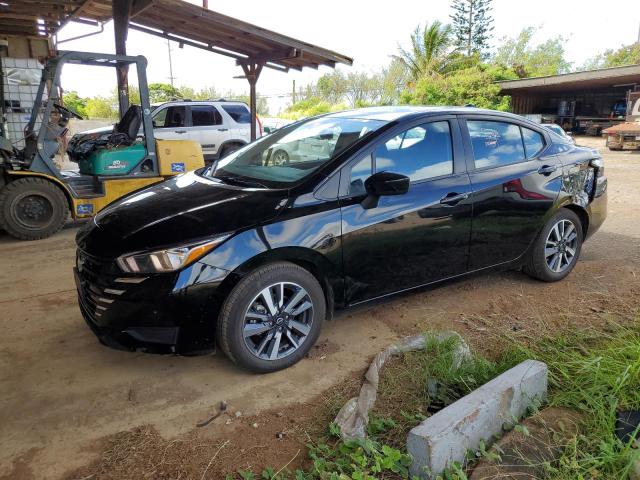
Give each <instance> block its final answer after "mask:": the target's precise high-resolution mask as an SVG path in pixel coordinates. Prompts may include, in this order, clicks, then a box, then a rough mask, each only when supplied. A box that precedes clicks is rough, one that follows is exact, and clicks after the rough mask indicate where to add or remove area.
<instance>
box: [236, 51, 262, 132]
mask: <svg viewBox="0 0 640 480" xmlns="http://www.w3.org/2000/svg"><path fill="white" fill-rule="evenodd" d="M241 66H242V70H244V75H245V77H246V78H247V81H248V82H249V110H250V111H251V141H252V142H253V141H254V140H255V139H256V123H257V116H258V113H257V104H256V100H257V95H256V83H257V82H258V78H259V77H260V72H262V67H263V64H262V63H254V62H251V63H243V64H241Z"/></svg>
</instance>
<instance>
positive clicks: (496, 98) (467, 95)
mask: <svg viewBox="0 0 640 480" xmlns="http://www.w3.org/2000/svg"><path fill="white" fill-rule="evenodd" d="M400 101H401V102H402V103H406V104H410V105H466V104H472V105H475V106H476V107H479V108H492V109H496V110H508V108H509V97H503V96H500V86H498V85H497V84H496V83H495V80H494V78H493V77H492V76H491V74H490V73H489V72H487V71H485V70H483V69H482V68H480V67H478V66H476V67H471V68H466V69H463V70H456V71H455V72H452V73H451V74H449V75H447V76H434V77H423V78H421V79H420V80H418V81H417V83H416V85H415V88H413V89H411V90H405V91H404V92H403V94H402V95H401V97H400Z"/></svg>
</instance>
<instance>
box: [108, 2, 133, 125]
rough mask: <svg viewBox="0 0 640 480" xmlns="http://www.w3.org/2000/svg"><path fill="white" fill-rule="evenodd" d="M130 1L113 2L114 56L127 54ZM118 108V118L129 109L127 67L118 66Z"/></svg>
mask: <svg viewBox="0 0 640 480" xmlns="http://www.w3.org/2000/svg"><path fill="white" fill-rule="evenodd" d="M131 4H132V0H113V4H112V9H113V34H114V37H115V44H116V55H126V54H127V34H128V32H129V18H130V15H131ZM116 74H117V76H118V107H119V109H120V118H122V117H123V116H124V114H125V112H126V111H127V109H128V108H129V80H128V77H129V66H128V65H118V66H117V67H116Z"/></svg>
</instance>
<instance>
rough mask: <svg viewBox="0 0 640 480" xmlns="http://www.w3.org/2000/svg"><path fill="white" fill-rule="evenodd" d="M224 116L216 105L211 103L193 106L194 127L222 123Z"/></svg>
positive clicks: (192, 123) (192, 121)
mask: <svg viewBox="0 0 640 480" xmlns="http://www.w3.org/2000/svg"><path fill="white" fill-rule="evenodd" d="M221 123H222V116H221V115H220V112H219V111H218V110H217V109H216V107H212V106H210V105H193V106H192V107H191V125H193V126H194V127H206V126H210V125H220V124H221Z"/></svg>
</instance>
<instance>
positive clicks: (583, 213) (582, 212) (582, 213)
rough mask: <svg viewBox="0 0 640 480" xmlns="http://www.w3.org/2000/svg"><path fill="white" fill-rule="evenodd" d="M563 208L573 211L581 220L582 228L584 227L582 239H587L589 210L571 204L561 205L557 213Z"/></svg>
mask: <svg viewBox="0 0 640 480" xmlns="http://www.w3.org/2000/svg"><path fill="white" fill-rule="evenodd" d="M561 208H566V209H567V210H571V211H572V212H573V213H575V214H576V215H577V216H578V218H579V219H580V226H581V227H582V238H583V239H586V238H587V232H588V231H589V214H588V213H587V210H586V209H585V208H584V207H583V206H582V205H578V204H576V203H570V202H567V203H565V204H563V205H560V207H559V208H558V210H557V211H559V210H560V209H561Z"/></svg>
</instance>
